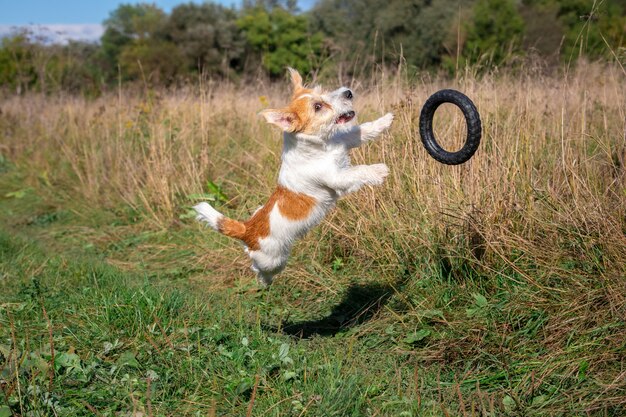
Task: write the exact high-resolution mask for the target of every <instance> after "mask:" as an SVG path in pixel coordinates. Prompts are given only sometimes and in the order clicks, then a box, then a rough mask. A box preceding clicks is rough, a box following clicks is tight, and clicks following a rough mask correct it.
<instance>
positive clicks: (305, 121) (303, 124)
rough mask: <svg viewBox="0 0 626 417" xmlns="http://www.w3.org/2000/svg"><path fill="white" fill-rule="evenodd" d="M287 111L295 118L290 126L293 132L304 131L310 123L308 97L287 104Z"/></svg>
mask: <svg viewBox="0 0 626 417" xmlns="http://www.w3.org/2000/svg"><path fill="white" fill-rule="evenodd" d="M287 111H288V112H289V113H292V114H294V115H295V116H296V118H295V120H294V122H293V125H292V126H293V131H294V132H303V131H306V128H307V126H308V125H309V123H310V121H311V99H310V98H308V97H303V98H297V99H295V100H293V101H292V102H291V103H290V104H289V107H287Z"/></svg>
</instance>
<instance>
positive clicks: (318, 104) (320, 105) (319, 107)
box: [313, 103, 323, 111]
mask: <svg viewBox="0 0 626 417" xmlns="http://www.w3.org/2000/svg"><path fill="white" fill-rule="evenodd" d="M322 107H323V106H322V103H315V104H314V105H313V108H314V109H315V111H320V110H322Z"/></svg>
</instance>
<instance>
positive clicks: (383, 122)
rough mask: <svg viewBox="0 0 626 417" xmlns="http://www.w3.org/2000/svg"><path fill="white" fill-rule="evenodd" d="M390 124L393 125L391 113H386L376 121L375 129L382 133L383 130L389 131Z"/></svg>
mask: <svg viewBox="0 0 626 417" xmlns="http://www.w3.org/2000/svg"><path fill="white" fill-rule="evenodd" d="M391 123H393V113H387V114H386V115H384V116H383V117H381V118H379V119H378V120H376V128H377V129H378V130H380V131H381V132H382V131H383V130H387V129H389V127H390V126H391Z"/></svg>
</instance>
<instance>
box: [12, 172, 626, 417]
mask: <svg viewBox="0 0 626 417" xmlns="http://www.w3.org/2000/svg"><path fill="white" fill-rule="evenodd" d="M22 181H23V179H22V177H20V176H19V175H18V172H16V170H15V169H13V170H9V171H8V172H6V173H4V174H3V176H2V181H1V182H0V195H2V196H4V197H3V198H2V199H0V210H2V211H3V212H4V213H6V214H7V215H6V216H3V218H2V229H3V231H2V232H1V233H0V293H1V294H2V297H1V304H0V359H2V362H0V364H2V365H1V366H2V367H1V369H2V374H1V377H0V378H1V380H2V391H3V401H4V404H5V405H3V406H0V416H5V415H6V416H8V415H11V413H13V415H24V416H26V415H29V416H30V415H32V416H44V415H50V416H82V415H85V416H86V415H101V416H117V415H133V416H139V415H149V416H161V415H173V416H182V415H189V416H196V415H197V416H206V415H228V416H230V415H242V416H243V415H254V416H264V415H267V416H289V415H292V416H303V415H310V416H362V415H389V416H429V415H433V416H439V415H454V416H456V415H463V416H465V415H468V416H469V415H489V416H495V415H511V416H517V415H578V414H580V415H586V414H585V413H584V412H583V411H584V410H587V411H588V412H589V413H591V414H594V413H598V414H599V415H615V416H617V415H623V413H624V412H625V411H626V409H625V408H624V401H623V399H622V400H619V398H618V401H615V398H616V396H621V395H624V393H623V391H622V389H623V381H622V382H620V381H619V380H618V379H617V378H620V372H622V371H620V370H619V369H618V367H617V366H613V365H614V364H617V363H619V361H620V360H623V357H624V356H623V355H624V354H625V353H626V350H625V347H624V343H623V339H622V340H621V341H620V340H616V338H620V337H621V336H622V335H623V334H624V322H623V320H620V319H618V318H614V319H613V320H612V321H602V322H598V323H597V325H594V324H591V325H588V326H586V327H585V331H572V332H571V333H569V334H567V335H565V336H562V337H566V339H567V340H566V343H565V344H562V345H561V344H559V340H560V339H559V338H560V337H561V336H559V335H555V334H550V325H551V323H552V324H554V323H553V320H554V317H561V318H563V317H568V318H569V319H570V320H576V318H577V316H578V313H577V312H575V311H572V312H571V314H566V315H565V316H563V315H562V314H560V313H559V314H557V313H556V311H557V310H559V309H567V306H563V305H561V304H560V300H561V295H562V294H560V293H559V292H555V293H551V292H542V291H541V290H540V289H538V288H533V287H532V286H529V285H528V284H526V283H524V284H522V283H516V281H515V280H511V278H515V274H516V272H515V270H514V269H513V270H507V269H506V268H504V267H503V269H502V270H500V271H494V272H493V273H492V274H491V275H490V276H481V275H479V274H477V272H476V270H475V269H473V268H471V266H469V265H467V264H465V263H463V262H459V261H458V260H455V259H448V258H446V257H445V256H443V255H440V257H439V258H437V257H435V256H433V257H432V258H427V257H426V258H416V257H414V258H413V259H411V260H410V262H407V263H406V264H405V265H403V266H402V267H398V268H396V270H395V271H386V272H385V275H384V278H383V277H382V274H381V270H380V269H378V270H377V269H376V267H373V268H372V266H371V265H367V266H363V265H360V264H359V263H358V262H357V261H356V260H355V259H351V258H350V257H346V258H341V257H335V258H334V260H333V261H332V262H331V263H329V264H328V265H323V266H320V265H317V266H311V268H312V269H311V273H312V274H315V273H316V272H317V273H319V272H320V271H316V268H321V269H324V270H325V273H324V274H320V279H322V281H323V280H324V276H326V275H331V276H333V277H334V279H335V280H334V283H335V284H337V285H335V287H334V288H333V289H332V291H329V292H325V293H320V292H315V291H311V292H307V291H303V290H302V288H294V287H292V286H290V285H288V284H287V283H284V281H282V282H283V283H281V280H278V281H277V283H276V284H275V285H274V286H273V287H272V288H271V290H269V291H259V290H257V289H256V286H255V284H254V282H253V279H251V278H250V277H249V276H247V275H245V274H242V276H241V277H240V278H239V279H238V280H237V281H235V282H233V283H232V285H221V286H213V287H211V289H210V290H206V289H205V284H206V283H207V282H208V281H210V280H211V279H212V278H213V275H214V273H212V272H210V271H209V272H207V271H205V270H203V269H202V268H201V267H200V266H198V265H197V262H196V265H195V266H194V263H193V262H192V260H193V259H194V257H195V256H197V252H198V250H199V249H198V247H197V240H198V239H201V238H203V234H202V232H200V231H199V229H197V228H195V227H191V228H190V227H180V226H178V227H172V228H171V229H170V230H165V231H163V230H143V231H142V230H141V229H142V228H143V226H142V223H141V222H139V223H137V221H136V220H137V217H136V216H137V213H134V212H128V210H120V211H118V212H115V213H111V212H102V213H100V212H97V211H93V210H91V211H89V213H88V214H89V215H88V216H85V213H81V212H80V211H77V210H74V209H72V207H71V206H69V207H64V206H63V204H67V202H65V203H64V202H63V201H59V200H55V199H54V198H53V197H50V196H48V197H45V196H43V195H44V194H45V193H44V192H41V194H40V191H39V190H37V189H36V188H35V187H27V186H26V185H25V184H23V183H22ZM16 190H26V191H24V192H23V193H19V194H18V195H16V194H11V193H14V192H15V191H16ZM189 224H191V223H189ZM157 248H158V249H157ZM218 248H219V245H218V246H217V247H216V249H218ZM304 252H305V251H301V252H299V254H297V255H296V256H305V253H304ZM522 258H523V256H522V254H520V259H522ZM116 260H117V261H116ZM520 262H521V263H520V265H521V264H522V263H524V262H526V261H523V260H521V261H520ZM129 265H130V266H129ZM571 267H572V268H573V269H574V270H577V268H578V267H579V266H576V265H573V266H571ZM586 267H588V268H593V267H595V266H594V264H590V265H587V266H586ZM532 268H533V266H532V265H526V268H525V270H526V271H531V270H532ZM564 268H567V265H564ZM194 275H200V276H202V275H205V276H204V278H203V279H202V280H200V281H198V280H194V279H189V277H190V276H194ZM561 279H564V280H566V279H567V277H565V276H564V277H561ZM587 284H588V285H590V286H594V285H601V283H593V282H588V283H587ZM538 298H541V299H540V300H538ZM588 302H589V303H592V304H593V303H597V305H598V306H601V305H602V300H599V299H598V300H588ZM589 308H591V306H590V307H589ZM561 313H562V312H561ZM551 339H553V340H552V341H551ZM552 343H554V345H552ZM606 355H609V356H611V358H606ZM620 358H622V359H620ZM609 375H611V377H614V378H616V379H615V380H614V381H613V384H614V387H611V386H610V385H607V383H611V381H610V379H606V378H608V376H609ZM622 375H623V374H622ZM606 398H609V399H611V401H613V403H608V404H607V403H602V400H603V399H606ZM599 401H600V402H599ZM141 413H143V414H141Z"/></svg>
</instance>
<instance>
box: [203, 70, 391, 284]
mask: <svg viewBox="0 0 626 417" xmlns="http://www.w3.org/2000/svg"><path fill="white" fill-rule="evenodd" d="M288 71H289V74H290V77H291V82H292V85H293V96H292V98H291V102H290V103H289V104H288V105H287V106H286V107H284V108H280V109H267V110H263V111H262V112H261V113H260V114H261V115H262V116H263V117H264V118H265V119H266V120H267V122H268V123H270V124H272V125H275V126H277V127H279V128H280V129H281V130H282V131H283V151H282V158H281V159H282V164H281V167H280V172H279V174H278V186H277V187H276V190H275V191H274V193H273V194H272V195H271V196H270V198H269V200H268V201H267V203H265V205H264V206H261V207H260V208H258V209H257V210H256V211H255V212H254V214H253V215H252V217H251V218H250V219H249V220H247V221H245V222H240V221H237V220H233V219H230V218H228V217H226V216H224V215H223V214H221V213H219V212H218V211H217V210H215V209H214V208H213V207H211V206H210V205H209V204H208V203H205V202H203V203H200V204H198V205H196V206H195V207H194V209H195V211H196V212H197V217H196V219H197V220H198V221H201V222H204V223H206V224H208V225H209V226H211V227H212V228H213V229H215V230H217V231H218V232H220V233H222V234H224V235H226V236H230V237H233V238H235V239H239V240H240V241H242V242H243V243H244V244H245V251H246V253H247V254H248V255H249V256H250V259H251V261H252V267H251V269H252V270H253V271H254V272H255V273H256V274H257V279H258V282H259V284H260V285H261V286H263V287H266V286H269V285H271V283H272V280H273V278H274V276H275V275H276V274H278V273H279V272H281V271H282V270H283V269H284V268H285V265H286V264H287V258H288V257H289V253H290V252H291V247H292V246H293V244H294V243H295V241H296V239H298V238H300V237H302V236H303V235H305V234H306V233H307V232H308V231H309V230H310V229H311V228H312V227H314V226H316V225H317V224H319V223H320V222H321V221H322V219H323V218H324V216H325V215H326V213H328V212H329V210H331V209H332V208H333V207H334V206H335V203H336V202H337V199H339V198H340V197H343V196H345V195H346V194H349V193H352V192H354V191H357V190H358V189H359V188H361V187H363V186H364V185H372V186H375V185H381V184H382V183H383V181H384V179H385V177H386V176H387V175H388V174H389V169H388V168H387V165H385V164H382V163H381V164H374V165H357V166H352V165H351V164H350V155H349V151H350V149H352V148H356V147H359V146H361V145H362V144H364V143H366V142H369V141H371V140H373V139H375V138H376V137H378V136H379V135H380V134H381V133H382V132H383V131H385V130H386V129H388V128H389V127H390V126H391V123H392V122H393V114H392V113H388V114H386V115H384V116H383V117H381V118H379V119H377V120H374V121H372V122H368V123H363V124H361V125H358V124H356V123H355V122H356V113H355V111H354V109H353V107H352V106H353V100H354V95H353V93H352V91H351V90H350V89H349V88H346V87H340V88H338V89H336V90H334V91H325V90H323V89H322V88H321V87H320V86H315V87H313V88H307V87H306V86H305V85H303V84H302V77H301V76H300V74H299V73H298V71H296V70H294V69H293V68H289V69H288Z"/></svg>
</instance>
